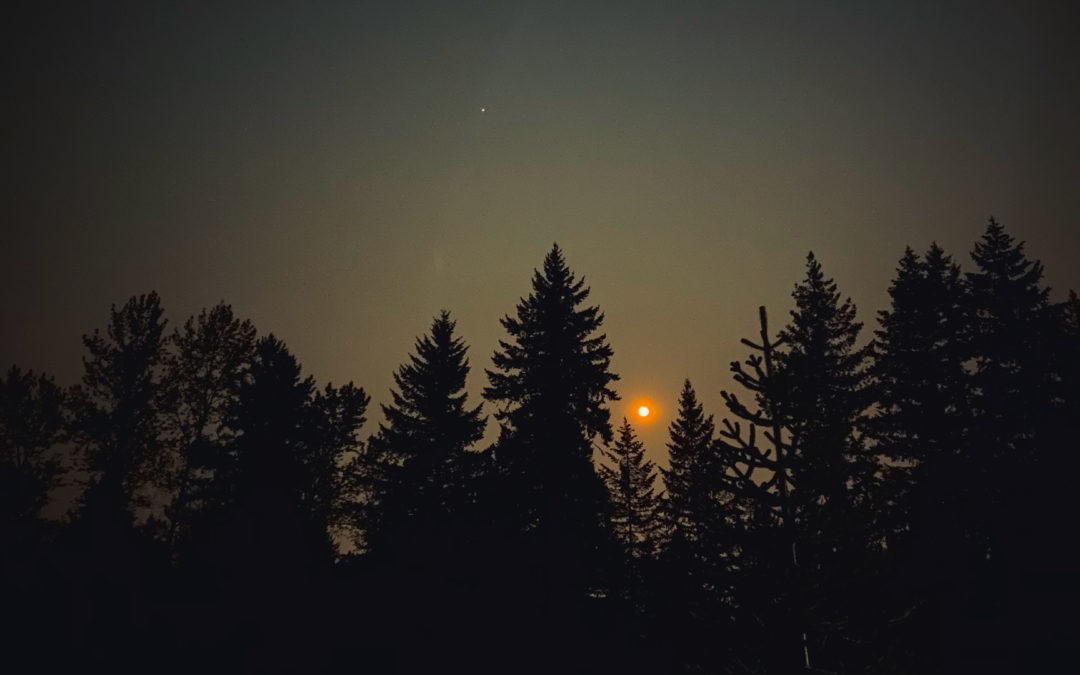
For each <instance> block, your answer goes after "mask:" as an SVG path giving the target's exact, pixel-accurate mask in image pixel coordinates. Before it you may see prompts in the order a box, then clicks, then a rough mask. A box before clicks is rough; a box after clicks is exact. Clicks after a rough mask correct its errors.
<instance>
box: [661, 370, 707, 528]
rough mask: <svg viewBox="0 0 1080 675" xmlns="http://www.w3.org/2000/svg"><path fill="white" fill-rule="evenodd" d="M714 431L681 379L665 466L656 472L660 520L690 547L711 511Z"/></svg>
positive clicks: (669, 431) (670, 429) (689, 385)
mask: <svg viewBox="0 0 1080 675" xmlns="http://www.w3.org/2000/svg"><path fill="white" fill-rule="evenodd" d="M714 432H715V427H714V424H713V418H712V415H706V414H705V409H704V407H703V406H702V405H701V404H700V403H699V402H698V400H697V394H696V393H695V392H694V387H693V386H692V385H691V384H690V380H685V381H684V382H683V388H682V392H681V393H680V394H679V411H678V413H677V417H676V418H675V421H673V422H672V423H671V426H670V427H669V429H668V433H669V435H670V438H671V440H670V441H669V442H668V444H667V447H668V454H669V457H670V460H669V462H668V468H667V469H661V470H660V472H661V474H662V475H663V478H664V488H665V491H666V494H667V499H665V500H664V519H665V521H666V524H667V527H668V530H669V534H668V536H669V538H670V539H672V540H673V541H676V542H686V545H689V546H690V547H691V548H693V547H694V542H698V541H699V540H701V538H702V537H703V535H704V530H705V529H706V527H707V526H706V522H705V521H706V519H707V518H708V516H709V514H710V512H711V504H710V501H709V490H710V487H711V486H710V469H711V467H710V454H711V452H712V449H713V446H712V443H713V436H714ZM678 545H682V544H678Z"/></svg>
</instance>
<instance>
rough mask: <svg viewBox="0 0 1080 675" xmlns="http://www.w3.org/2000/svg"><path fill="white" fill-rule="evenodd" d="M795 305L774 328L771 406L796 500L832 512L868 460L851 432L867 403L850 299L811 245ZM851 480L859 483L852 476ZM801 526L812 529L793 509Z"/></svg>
mask: <svg viewBox="0 0 1080 675" xmlns="http://www.w3.org/2000/svg"><path fill="white" fill-rule="evenodd" d="M792 296H793V297H794V299H795V309H793V310H792V312H791V320H790V321H789V323H788V325H787V326H786V327H785V328H784V329H783V330H782V331H780V334H779V339H780V340H781V341H782V342H783V343H784V346H785V349H784V350H783V351H781V352H780V353H779V354H778V369H777V373H778V377H779V379H780V385H781V387H782V388H783V394H782V404H781V405H780V407H779V410H780V411H781V414H782V415H783V417H784V419H785V422H786V424H785V426H786V427H787V428H789V429H790V430H791V433H792V436H793V445H794V447H795V448H796V456H797V458H798V460H797V466H798V469H797V472H798V474H799V476H798V478H797V482H798V484H799V488H798V494H799V502H800V505H801V508H802V509H803V510H804V511H806V510H815V511H816V510H817V505H824V506H825V508H826V510H827V511H830V512H831V513H832V514H833V515H837V514H841V513H843V512H844V510H846V509H847V507H848V506H849V505H850V504H851V501H850V500H851V497H852V495H850V494H849V491H848V482H849V480H851V479H852V478H856V479H860V480H861V479H863V478H865V476H866V473H867V471H868V467H867V466H866V465H865V463H863V464H862V465H861V466H855V463H856V462H865V459H866V458H865V455H864V454H863V453H860V452H859V448H858V444H857V441H856V439H855V437H854V433H855V431H856V428H857V426H858V422H859V420H860V417H861V415H862V413H863V412H864V411H865V410H866V408H867V407H868V403H869V401H868V399H867V396H866V389H865V382H864V378H865V370H864V360H865V351H864V350H862V349H859V348H857V347H856V341H857V340H858V337H859V331H860V330H861V329H862V324H861V323H858V322H857V321H856V320H855V305H854V304H852V302H851V300H850V299H846V300H844V301H842V302H841V300H840V297H841V296H840V292H839V291H838V290H837V288H836V282H835V281H833V280H832V279H826V278H825V275H824V273H823V272H822V270H821V264H820V263H819V262H818V261H817V259H816V258H815V257H814V254H813V253H810V254H809V255H808V256H807V262H806V278H805V279H804V280H803V281H802V282H801V283H799V284H797V285H796V286H795V291H794V293H793V294H792ZM855 487H857V488H858V487H862V488H864V489H865V488H866V486H865V485H860V484H859V483H856V486H855ZM796 517H797V518H799V519H801V520H802V524H803V526H804V527H807V526H809V527H810V529H817V530H819V531H818V532H816V533H815V535H814V536H823V535H824V534H825V533H824V532H822V531H820V528H816V527H813V526H812V525H811V523H810V522H809V521H807V520H806V519H805V518H801V515H799V514H797V515H796Z"/></svg>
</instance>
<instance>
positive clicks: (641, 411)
mask: <svg viewBox="0 0 1080 675" xmlns="http://www.w3.org/2000/svg"><path fill="white" fill-rule="evenodd" d="M637 414H638V416H639V417H648V416H649V406H647V405H643V406H641V407H640V408H638V409H637Z"/></svg>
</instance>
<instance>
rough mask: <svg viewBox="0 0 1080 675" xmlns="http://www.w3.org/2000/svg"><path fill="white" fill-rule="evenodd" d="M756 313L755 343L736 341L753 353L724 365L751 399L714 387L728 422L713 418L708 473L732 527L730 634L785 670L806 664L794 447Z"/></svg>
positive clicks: (775, 352) (774, 350) (764, 326)
mask: <svg viewBox="0 0 1080 675" xmlns="http://www.w3.org/2000/svg"><path fill="white" fill-rule="evenodd" d="M758 316H759V320H760V324H761V332H760V334H759V335H760V337H759V342H760V344H757V343H755V342H753V341H751V340H749V339H746V338H744V339H743V340H742V343H743V344H744V345H746V346H747V347H749V348H750V349H752V350H753V353H751V354H750V356H749V357H748V358H747V359H746V361H745V363H740V362H738V361H733V362H732V363H731V371H732V373H733V374H734V380H735V382H736V383H738V384H740V385H741V386H743V387H744V388H745V389H746V390H747V391H748V392H749V393H750V394H751V396H752V398H753V403H752V404H751V403H749V402H747V401H743V400H741V399H740V398H739V396H738V395H737V394H735V393H733V392H730V391H727V390H724V391H722V392H721V396H722V397H723V399H724V403H725V404H726V405H727V408H728V412H729V413H730V414H731V417H732V418H734V419H731V418H727V417H725V418H724V419H723V420H722V421H721V425H720V430H719V436H720V438H719V439H718V441H717V443H716V465H717V467H716V470H715V471H714V474H713V475H714V476H715V480H716V481H717V482H718V484H719V485H722V486H724V488H725V489H726V490H727V491H728V492H729V493H730V494H731V495H732V500H731V502H730V503H729V509H730V511H731V512H732V515H731V517H730V519H729V520H731V521H732V522H733V524H734V525H735V527H732V528H731V529H732V531H733V532H734V533H735V534H736V536H735V538H734V544H735V546H734V547H733V548H734V550H735V553H736V555H733V556H732V557H733V561H732V563H731V565H730V569H729V578H730V579H731V585H732V587H733V590H732V594H733V596H734V598H733V603H732V604H733V605H734V606H735V611H734V612H733V613H734V615H735V622H734V623H735V626H734V631H735V632H736V634H737V635H738V636H739V639H740V640H741V641H743V642H745V643H746V644H758V645H762V648H760V649H755V648H750V649H749V650H748V651H749V652H750V653H754V652H755V651H760V655H759V656H758V657H757V666H758V667H759V668H764V669H765V670H772V669H776V670H778V671H785V670H790V669H792V668H793V667H794V664H799V665H807V666H809V664H810V645H809V643H808V640H807V628H808V620H807V617H806V605H807V601H806V598H805V587H806V584H807V582H806V580H805V577H806V574H805V572H804V571H803V570H802V568H801V567H800V560H799V547H798V544H797V540H798V533H799V521H798V520H797V518H798V516H799V502H798V495H797V491H798V489H799V482H798V481H799V479H800V478H801V475H800V472H799V469H800V464H799V457H798V455H797V454H796V451H797V446H796V445H795V444H794V439H793V437H792V433H791V430H790V429H789V428H788V427H787V426H786V425H787V419H786V418H785V417H784V416H783V413H782V406H783V404H784V396H785V394H786V392H785V390H784V388H783V382H782V380H781V377H780V374H779V373H778V362H779V360H780V351H779V348H780V347H781V346H782V345H783V342H782V340H781V339H780V338H776V339H772V338H770V337H769V324H768V314H767V313H766V311H765V308H764V307H760V308H758ZM744 423H745V424H746V425H747V426H746V427H745V430H744V427H743V424H744ZM759 430H761V431H760V433H759ZM803 564H805V562H804V563H803Z"/></svg>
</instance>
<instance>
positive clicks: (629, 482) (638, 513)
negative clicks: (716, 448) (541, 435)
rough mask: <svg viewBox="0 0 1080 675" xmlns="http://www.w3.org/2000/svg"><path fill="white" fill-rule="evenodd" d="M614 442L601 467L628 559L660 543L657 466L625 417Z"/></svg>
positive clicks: (614, 527) (653, 549)
mask: <svg viewBox="0 0 1080 675" xmlns="http://www.w3.org/2000/svg"><path fill="white" fill-rule="evenodd" d="M617 433H618V436H617V437H616V439H615V443H614V445H613V446H612V447H611V448H610V449H609V448H604V449H603V450H602V451H601V453H602V455H603V457H604V459H606V460H607V462H608V463H606V464H601V465H600V467H599V472H600V477H601V478H602V479H603V481H604V485H606V486H607V489H608V494H609V495H611V503H612V511H611V527H612V530H613V531H614V534H615V538H616V540H617V541H618V542H619V543H620V544H622V546H623V548H624V550H625V554H626V556H627V559H628V560H630V561H633V560H635V559H638V558H648V557H651V556H653V555H654V554H655V553H656V551H657V547H658V546H659V543H660V542H659V537H660V513H659V504H660V501H659V500H660V497H659V495H657V494H656V488H655V482H656V465H655V464H653V462H652V461H649V460H646V459H645V444H644V443H642V442H641V441H640V440H639V439H638V437H637V434H635V433H634V429H633V427H631V426H630V423H629V422H627V421H626V418H625V417H624V418H623V423H622V426H620V427H619V428H618V430H617Z"/></svg>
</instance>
